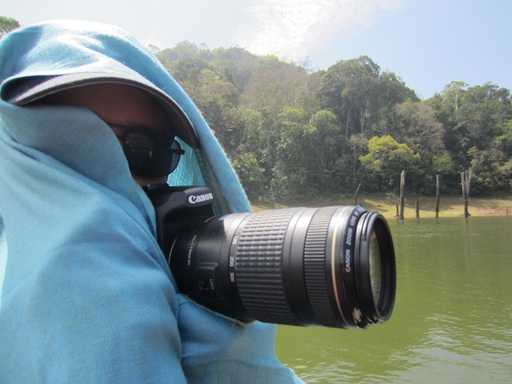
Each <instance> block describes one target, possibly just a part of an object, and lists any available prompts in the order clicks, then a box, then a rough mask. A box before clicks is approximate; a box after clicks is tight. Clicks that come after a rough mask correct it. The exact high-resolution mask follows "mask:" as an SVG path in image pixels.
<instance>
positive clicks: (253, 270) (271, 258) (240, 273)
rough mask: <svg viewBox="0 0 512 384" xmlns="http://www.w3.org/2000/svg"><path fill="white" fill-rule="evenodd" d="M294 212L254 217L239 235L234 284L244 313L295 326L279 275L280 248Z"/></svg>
mask: <svg viewBox="0 0 512 384" xmlns="http://www.w3.org/2000/svg"><path fill="white" fill-rule="evenodd" d="M295 213H296V210H294V209H286V210H279V211H265V212H261V213H256V214H253V215H252V216H251V217H250V218H249V219H248V221H247V223H246V225H245V227H244V228H243V230H242V233H241V234H240V235H239V239H238V245H237V250H236V281H237V286H238V292H239V294H240V297H241V298H242V301H243V303H244V306H245V309H246V310H247V312H248V313H249V314H250V315H251V316H253V317H254V318H255V319H258V320H260V321H264V322H270V323H277V322H279V323H282V324H295V325H298V324H299V323H298V321H297V320H296V318H295V316H294V315H293V313H292V311H291V309H290V305H289V303H288V300H287V298H286V295H285V289H284V286H283V278H282V272H281V268H282V267H281V265H282V256H283V246H284V240H285V235H286V230H287V228H288V224H289V222H290V220H291V218H292V217H293V215H294V214H295Z"/></svg>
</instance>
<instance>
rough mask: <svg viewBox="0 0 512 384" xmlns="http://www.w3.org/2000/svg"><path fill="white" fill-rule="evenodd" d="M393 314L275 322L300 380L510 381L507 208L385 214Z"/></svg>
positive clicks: (511, 222)
mask: <svg viewBox="0 0 512 384" xmlns="http://www.w3.org/2000/svg"><path fill="white" fill-rule="evenodd" d="M389 224H390V227H391V231H392V233H393V240H394V242H395V250H396V255H397V275H398V280H397V295H396V304H395V310H394V312H393V315H392V317H391V319H390V320H389V321H388V322H387V323H385V324H383V325H373V326H371V327H370V328H369V329H368V330H365V331H360V330H343V329H332V328H323V327H307V328H301V327H291V326H279V327H278V335H277V346H276V351H277V355H278V356H279V358H280V360H281V361H282V362H283V363H285V364H286V365H288V366H289V367H291V368H292V369H293V370H295V372H296V373H297V374H298V375H299V376H300V377H301V378H302V379H303V380H305V381H306V382H308V383H450V384H451V383H464V384H470V383H512V217H492V218H481V217H472V218H469V219H467V220H466V219H463V218H460V219H458V218H445V219H443V218H441V219H438V220H436V219H419V220H406V221H403V222H399V221H390V222H389Z"/></svg>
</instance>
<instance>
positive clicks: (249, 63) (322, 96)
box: [157, 42, 512, 200]
mask: <svg viewBox="0 0 512 384" xmlns="http://www.w3.org/2000/svg"><path fill="white" fill-rule="evenodd" d="M157 56H158V57H159V59H160V60H161V61H162V63H163V64H164V66H165V67H166V68H167V70H168V71H169V72H170V73H171V74H172V75H173V76H174V77H175V78H176V79H177V81H178V82H179V83H180V84H181V85H182V86H183V87H184V88H185V90H186V91H187V92H188V93H189V94H190V95H191V97H192V99H193V100H194V101H195V103H196V104H197V105H198V107H199V108H200V109H201V111H202V112H203V114H204V116H205V118H206V119H207V121H208V122H209V124H210V126H211V128H212V129H213V130H214V131H215V134H216V136H217V137H218V139H219V141H220V142H221V143H222V145H223V146H224V148H225V150H226V152H227V154H228V156H229V158H230V159H231V161H232V163H233V164H234V166H235V168H236V170H237V171H238V174H239V175H240V178H241V180H242V183H243V185H244V187H245V188H246V191H247V193H248V195H249V196H250V197H251V198H252V199H260V198H263V199H266V200H283V199H284V200H286V199H289V198H292V197H293V198H308V197H319V196H325V197H328V196H330V195H335V194H339V193H353V192H354V191H355V190H356V188H357V186H358V185H359V184H361V189H362V190H363V191H367V192H372V191H381V192H396V191H397V190H398V188H399V175H400V172H401V170H405V172H406V183H407V189H408V190H409V191H411V192H414V193H423V194H432V193H433V191H434V188H435V175H436V174H438V175H440V179H441V184H442V188H443V191H444V192H445V193H459V190H460V172H462V171H464V170H468V169H469V168H472V169H473V181H472V187H471V188H472V193H474V194H488V193H492V192H496V191H506V192H510V191H512V181H511V180H512V106H511V99H510V96H511V94H510V90H508V89H505V88H500V87H499V86H498V85H496V84H491V83H486V84H483V85H477V86H468V85H467V84H465V83H463V82H460V81H453V82H452V83H450V84H448V85H446V86H445V88H444V89H443V90H440V92H439V93H438V94H436V95H435V96H434V97H432V98H431V99H428V100H420V99H419V98H418V97H417V96H416V94H415V92H414V90H412V89H409V88H408V87H407V86H406V85H405V83H404V82H403V81H402V80H401V79H400V77H399V76H398V75H397V74H395V73H393V72H389V71H382V70H381V69H380V67H379V65H378V64H377V63H375V62H374V61H373V60H372V59H371V58H370V57H367V56H361V57H359V58H355V59H352V60H343V61H339V62H337V63H336V64H334V65H333V66H331V67H330V68H329V69H327V70H326V71H312V70H308V69H307V68H304V67H303V66H299V65H296V64H293V63H285V62H282V61H280V60H278V59H277V58H276V57H275V56H256V55H253V54H251V53H250V52H248V51H246V50H244V49H241V48H229V49H223V48H221V49H215V50H209V49H207V48H205V47H198V46H196V45H194V44H191V43H188V42H183V43H181V44H178V45H177V46H176V47H174V48H172V49H165V50H163V51H158V52H157Z"/></svg>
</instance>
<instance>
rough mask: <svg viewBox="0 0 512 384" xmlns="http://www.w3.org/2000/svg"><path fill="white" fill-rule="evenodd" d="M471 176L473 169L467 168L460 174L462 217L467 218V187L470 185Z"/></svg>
mask: <svg viewBox="0 0 512 384" xmlns="http://www.w3.org/2000/svg"><path fill="white" fill-rule="evenodd" d="M472 176H473V169H472V168H469V170H468V171H467V172H466V171H464V172H462V173H461V174H460V178H461V184H462V199H463V200H464V217H465V218H466V219H467V218H468V217H469V210H468V206H469V188H470V185H471V177H472Z"/></svg>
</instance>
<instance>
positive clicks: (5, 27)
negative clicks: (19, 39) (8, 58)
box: [0, 16, 20, 39]
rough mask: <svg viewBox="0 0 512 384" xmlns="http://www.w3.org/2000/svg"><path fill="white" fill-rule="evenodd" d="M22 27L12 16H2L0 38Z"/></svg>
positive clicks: (0, 17)
mask: <svg viewBox="0 0 512 384" xmlns="http://www.w3.org/2000/svg"><path fill="white" fill-rule="evenodd" d="M19 27H20V23H19V22H18V21H17V20H16V19H13V18H12V17H5V16H0V39H2V38H3V37H4V36H5V35H6V34H8V33H9V32H11V31H14V30H15V29H16V28H19Z"/></svg>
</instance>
